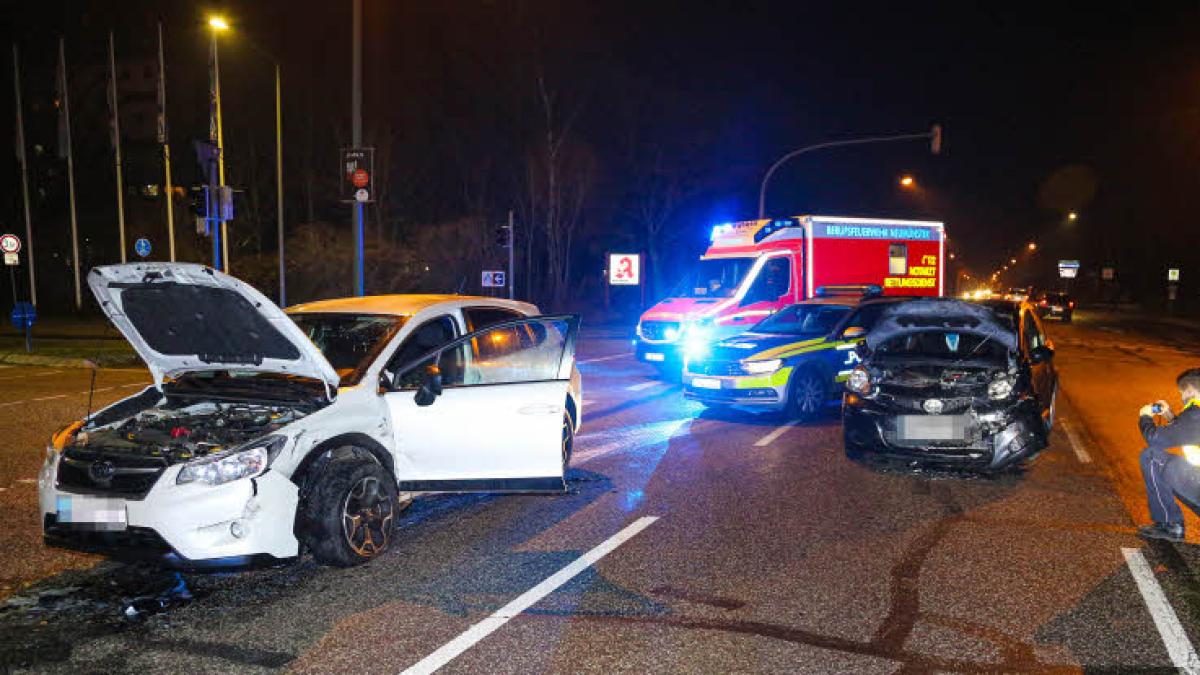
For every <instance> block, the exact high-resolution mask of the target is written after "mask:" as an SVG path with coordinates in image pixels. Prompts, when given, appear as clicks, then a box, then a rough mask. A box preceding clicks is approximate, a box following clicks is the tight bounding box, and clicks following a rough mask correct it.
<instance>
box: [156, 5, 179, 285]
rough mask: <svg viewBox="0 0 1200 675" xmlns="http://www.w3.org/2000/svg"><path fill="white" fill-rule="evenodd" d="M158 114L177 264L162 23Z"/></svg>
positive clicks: (172, 250) (172, 248)
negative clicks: (160, 123)
mask: <svg viewBox="0 0 1200 675" xmlns="http://www.w3.org/2000/svg"><path fill="white" fill-rule="evenodd" d="M158 87H159V94H158V96H159V98H158V105H159V107H160V110H159V111H158V114H159V115H161V116H162V118H161V122H162V137H161V138H159V139H158V142H159V143H161V144H162V151H163V181H164V183H165V185H166V197H167V199H166V203H167V248H168V249H169V251H170V254H171V262H175V208H174V202H173V201H172V198H173V192H174V187H172V186H171V143H170V139H169V138H167V136H168V131H167V64H166V59H164V58H163V35H162V22H161V21H159V22H158Z"/></svg>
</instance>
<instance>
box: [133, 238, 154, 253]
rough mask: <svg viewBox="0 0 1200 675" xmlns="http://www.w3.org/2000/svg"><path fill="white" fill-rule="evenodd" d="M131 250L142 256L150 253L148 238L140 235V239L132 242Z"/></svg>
mask: <svg viewBox="0 0 1200 675" xmlns="http://www.w3.org/2000/svg"><path fill="white" fill-rule="evenodd" d="M133 252H134V253H137V254H138V255H140V256H141V257H143V258H145V257H146V256H148V255H150V240H149V239H147V238H145V237H142V238H141V239H138V240H137V241H135V242H133Z"/></svg>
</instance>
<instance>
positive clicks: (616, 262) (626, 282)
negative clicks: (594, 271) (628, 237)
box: [608, 253, 642, 286]
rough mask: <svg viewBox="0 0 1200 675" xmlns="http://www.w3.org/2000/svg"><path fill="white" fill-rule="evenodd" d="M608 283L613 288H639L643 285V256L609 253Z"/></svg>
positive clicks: (638, 254)
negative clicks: (639, 285) (638, 286)
mask: <svg viewBox="0 0 1200 675" xmlns="http://www.w3.org/2000/svg"><path fill="white" fill-rule="evenodd" d="M608 283H609V284H611V285H613V286H637V285H638V284H640V283H642V254H640V253H609V254H608Z"/></svg>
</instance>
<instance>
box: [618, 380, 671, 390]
mask: <svg viewBox="0 0 1200 675" xmlns="http://www.w3.org/2000/svg"><path fill="white" fill-rule="evenodd" d="M660 384H663V383H662V382H642V383H640V384H631V385H629V386H628V387H625V390H626V391H641V390H643V389H649V388H650V387H656V386H658V385H660Z"/></svg>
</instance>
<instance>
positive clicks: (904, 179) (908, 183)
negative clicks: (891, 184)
mask: <svg viewBox="0 0 1200 675" xmlns="http://www.w3.org/2000/svg"><path fill="white" fill-rule="evenodd" d="M916 185H917V181H916V179H915V178H913V177H912V176H909V175H907V174H905V175H904V176H901V177H900V187H903V188H909V189H911V188H914V187H916Z"/></svg>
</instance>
